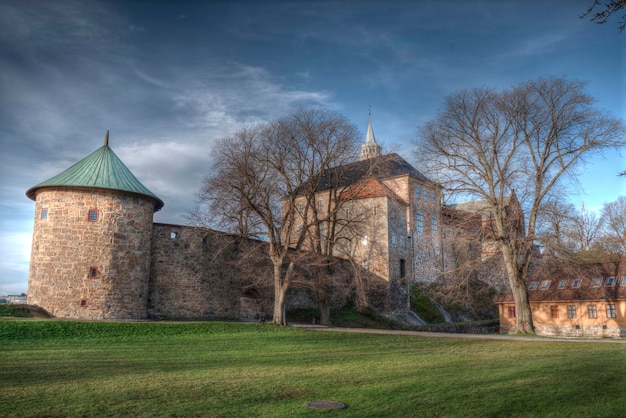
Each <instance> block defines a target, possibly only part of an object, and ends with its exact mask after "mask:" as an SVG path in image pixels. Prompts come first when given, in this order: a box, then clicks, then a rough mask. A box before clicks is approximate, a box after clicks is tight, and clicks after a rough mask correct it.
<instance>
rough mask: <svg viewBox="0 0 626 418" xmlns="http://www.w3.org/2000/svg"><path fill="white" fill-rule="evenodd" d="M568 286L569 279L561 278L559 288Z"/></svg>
mask: <svg viewBox="0 0 626 418" xmlns="http://www.w3.org/2000/svg"><path fill="white" fill-rule="evenodd" d="M566 286H567V279H563V280H559V289H565V287H566Z"/></svg>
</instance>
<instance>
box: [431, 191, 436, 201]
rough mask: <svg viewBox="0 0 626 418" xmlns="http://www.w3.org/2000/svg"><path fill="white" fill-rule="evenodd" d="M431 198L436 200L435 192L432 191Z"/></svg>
mask: <svg viewBox="0 0 626 418" xmlns="http://www.w3.org/2000/svg"><path fill="white" fill-rule="evenodd" d="M430 200H432V201H433V202H434V201H435V192H430Z"/></svg>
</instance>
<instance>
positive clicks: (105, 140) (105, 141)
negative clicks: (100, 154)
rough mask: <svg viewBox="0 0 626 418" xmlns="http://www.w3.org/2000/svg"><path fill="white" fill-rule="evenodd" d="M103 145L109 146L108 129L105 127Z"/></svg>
mask: <svg viewBox="0 0 626 418" xmlns="http://www.w3.org/2000/svg"><path fill="white" fill-rule="evenodd" d="M104 145H106V146H109V130H108V129H107V133H106V135H104Z"/></svg>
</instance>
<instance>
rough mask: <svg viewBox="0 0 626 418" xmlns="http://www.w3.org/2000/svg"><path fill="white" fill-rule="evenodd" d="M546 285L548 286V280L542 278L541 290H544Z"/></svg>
mask: <svg viewBox="0 0 626 418" xmlns="http://www.w3.org/2000/svg"><path fill="white" fill-rule="evenodd" d="M548 287H550V280H544V281H543V282H541V290H546V289H547V288H548Z"/></svg>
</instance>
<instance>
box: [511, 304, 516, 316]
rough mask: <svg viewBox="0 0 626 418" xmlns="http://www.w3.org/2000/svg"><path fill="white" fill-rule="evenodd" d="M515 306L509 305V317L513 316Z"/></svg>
mask: <svg viewBox="0 0 626 418" xmlns="http://www.w3.org/2000/svg"><path fill="white" fill-rule="evenodd" d="M515 317H516V316H515V306H509V318H515Z"/></svg>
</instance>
